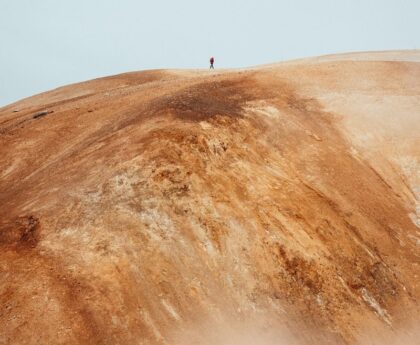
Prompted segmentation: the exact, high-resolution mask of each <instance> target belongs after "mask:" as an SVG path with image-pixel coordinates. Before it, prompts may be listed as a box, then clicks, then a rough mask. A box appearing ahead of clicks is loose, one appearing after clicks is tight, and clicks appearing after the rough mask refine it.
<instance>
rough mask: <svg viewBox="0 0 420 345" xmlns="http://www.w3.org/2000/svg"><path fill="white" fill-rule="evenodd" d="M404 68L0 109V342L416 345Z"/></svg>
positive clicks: (117, 84)
mask: <svg viewBox="0 0 420 345" xmlns="http://www.w3.org/2000/svg"><path fill="white" fill-rule="evenodd" d="M410 54H414V56H417V55H416V54H417V52H405V53H404V52H400V53H398V52H395V54H394V55H393V56H397V57H401V56H403V57H404V58H400V59H399V60H396V59H394V61H381V60H383V59H381V56H383V55H382V54H380V53H378V54H375V53H370V54H369V56H368V58H365V59H361V57H360V55H356V56H355V59H352V55H346V56H343V57H342V58H340V57H337V59H334V58H331V57H330V58H328V59H320V60H318V59H312V60H302V61H297V62H293V63H285V64H278V65H271V66H266V67H261V68H254V69H250V70H237V71H235V70H232V71H221V72H219V71H216V72H215V73H212V72H208V71H204V72H203V71H149V72H138V73H129V74H123V75H120V76H113V77H108V78H103V79H97V80H93V81H90V82H84V83H81V84H75V85H71V86H67V87H63V88H60V89H57V90H54V91H51V92H46V93H44V94H41V95H37V96H34V97H31V98H28V99H25V100H23V101H21V102H17V103H15V104H12V105H9V106H7V107H4V108H1V109H0V153H1V154H0V169H1V170H0V305H1V312H0V329H2V331H1V332H0V344H3V343H4V344H7V343H16V344H40V343H62V344H171V345H172V344H180V345H189V344H206V345H209V344H225V345H227V344H240V345H246V344H258V345H274V344H279V343H282V342H284V343H287V344H313V343H317V344H359V343H368V344H387V343H389V344H394V343H397V340H395V339H399V340H401V339H404V343H406V344H410V341H411V343H412V344H414V343H415V342H414V338H415V337H416V336H417V335H418V332H417V331H418V329H416V325H417V324H418V321H419V319H418V315H419V305H418V301H419V296H420V286H419V279H418V275H419V274H420V267H419V263H420V252H419V244H420V201H419V200H420V137H419V133H420V64H419V63H417V62H415V61H411V60H413V59H414V58H413V59H411V58H410ZM416 332H417V333H416Z"/></svg>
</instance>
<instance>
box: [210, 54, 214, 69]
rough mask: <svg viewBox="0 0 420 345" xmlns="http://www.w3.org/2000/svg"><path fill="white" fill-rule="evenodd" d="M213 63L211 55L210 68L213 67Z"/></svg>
mask: <svg viewBox="0 0 420 345" xmlns="http://www.w3.org/2000/svg"><path fill="white" fill-rule="evenodd" d="M213 64H214V57H213V56H212V57H211V58H210V69H214V66H213Z"/></svg>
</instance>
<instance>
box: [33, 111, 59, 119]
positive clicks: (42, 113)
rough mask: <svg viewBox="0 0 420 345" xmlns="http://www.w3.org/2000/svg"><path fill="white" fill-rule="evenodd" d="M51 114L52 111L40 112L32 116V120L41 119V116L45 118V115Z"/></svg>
mask: <svg viewBox="0 0 420 345" xmlns="http://www.w3.org/2000/svg"><path fill="white" fill-rule="evenodd" d="M53 112H54V110H50V111H47V110H45V111H40V112H39V113H36V114H34V115H33V116H32V118H33V119H38V118H40V117H43V116H45V115H48V114H52V113H53Z"/></svg>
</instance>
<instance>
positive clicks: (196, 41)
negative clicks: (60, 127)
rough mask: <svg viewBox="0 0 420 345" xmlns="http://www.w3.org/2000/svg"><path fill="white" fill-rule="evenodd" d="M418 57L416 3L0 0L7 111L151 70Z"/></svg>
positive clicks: (0, 71)
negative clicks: (382, 53)
mask: <svg viewBox="0 0 420 345" xmlns="http://www.w3.org/2000/svg"><path fill="white" fill-rule="evenodd" d="M418 48H420V1H419V0H313V1H312V0H289V1H283V0H241V1H239V0H231V1H228V0H207V1H201V0H171V1H169V0H166V1H163V0H148V1H146V0H112V1H111V0H67V1H62V0H0V106H2V105H5V104H8V103H11V102H13V101H15V100H18V99H20V98H23V97H26V96H30V95H33V94H35V93H39V92H42V91H46V90H49V89H52V88H55V87H58V86H61V85H65V84H68V83H73V82H77V81H82V80H87V79H92V78H95V77H100V76H105V75H110V74H116V73H121V72H127V71H135V70H143V69H154V68H207V67H208V66H207V64H208V59H209V57H210V55H214V56H215V58H216V64H215V65H216V68H222V67H244V66H251V65H257V64H264V63H270V62H276V61H281V60H287V59H293V58H299V57H306V56H313V55H322V54H329V53H338V52H348V51H363V50H391V49H418Z"/></svg>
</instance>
